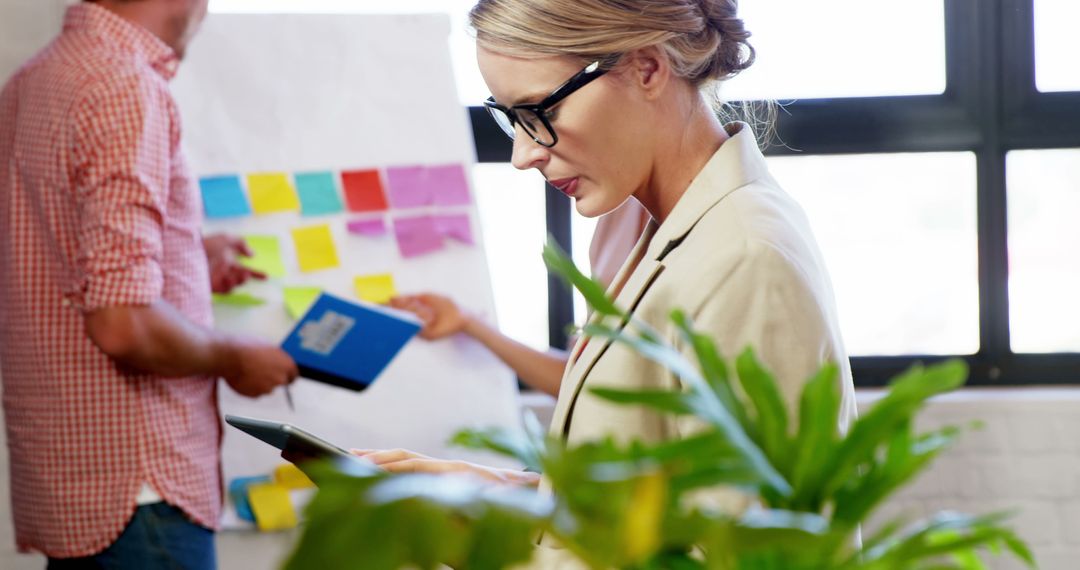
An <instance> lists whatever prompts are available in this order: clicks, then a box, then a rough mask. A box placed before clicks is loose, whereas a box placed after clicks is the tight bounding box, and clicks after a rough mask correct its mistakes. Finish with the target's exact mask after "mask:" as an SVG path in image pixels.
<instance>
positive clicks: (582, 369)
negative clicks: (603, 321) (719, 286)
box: [551, 240, 664, 436]
mask: <svg viewBox="0 0 1080 570" xmlns="http://www.w3.org/2000/svg"><path fill="white" fill-rule="evenodd" d="M643 241H644V240H643ZM645 245H647V244H645ZM638 247H643V244H642V243H639V244H638ZM636 253H637V248H635V249H634V253H632V254H631V255H632V256H633V255H635V254H636ZM624 269H625V268H624ZM663 269H664V264H663V263H661V262H659V261H656V260H655V259H651V258H645V259H642V260H641V262H640V263H639V264H638V266H637V268H635V269H634V272H633V273H632V274H631V275H630V277H629V278H628V279H627V281H626V284H625V285H623V288H622V291H620V292H619V296H618V297H617V298H616V299H615V304H616V305H618V306H619V307H620V308H622V309H623V310H626V311H628V312H630V313H633V311H634V308H636V307H637V304H638V302H639V301H640V300H641V298H642V296H644V295H645V292H646V291H648V290H649V286H650V285H652V284H653V282H654V281H656V278H657V277H658V276H659V275H660V273H661V272H662V271H663ZM598 317H599V316H598V315H594V318H593V319H590V322H592V321H595V320H597V318H598ZM624 324H625V323H621V324H619V327H620V328H621V327H622V326H623V325H624ZM611 343H612V340H611V339H608V338H598V337H587V336H584V335H583V336H582V338H580V339H578V342H577V344H576V345H575V346H574V350H573V351H572V352H571V355H577V359H576V360H574V361H573V362H572V363H571V364H570V365H569V366H568V367H567V372H566V375H565V376H563V380H562V386H561V387H560V388H559V399H558V403H557V405H556V406H555V412H554V414H553V416H552V419H551V433H553V434H559V435H560V436H565V435H566V432H567V429H568V428H569V422H568V421H567V420H568V419H569V418H570V416H571V415H572V414H573V410H574V404H575V403H576V402H577V399H578V396H579V395H580V394H581V388H582V385H583V384H584V381H585V377H586V376H588V374H589V371H590V370H592V367H593V366H594V365H595V364H596V361H597V360H599V358H600V356H602V355H603V354H604V352H605V351H607V349H608V346H610V345H611ZM579 353H580V354H579Z"/></svg>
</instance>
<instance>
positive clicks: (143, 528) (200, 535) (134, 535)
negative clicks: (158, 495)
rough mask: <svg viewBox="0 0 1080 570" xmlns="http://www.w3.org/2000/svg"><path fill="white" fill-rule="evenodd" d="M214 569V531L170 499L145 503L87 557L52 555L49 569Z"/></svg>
mask: <svg viewBox="0 0 1080 570" xmlns="http://www.w3.org/2000/svg"><path fill="white" fill-rule="evenodd" d="M129 568H130V569H137V570H142V569H146V570H158V569H168V570H173V569H176V570H215V569H216V568H217V554H216V553H215V552H214V533H213V531H211V530H208V529H206V528H203V527H201V526H199V525H197V524H195V523H193V522H191V521H190V520H188V518H187V515H185V514H184V512H183V511H181V510H180V509H178V508H176V507H173V506H171V505H169V504H167V503H155V504H153V505H143V506H141V507H139V508H138V509H137V510H136V511H135V515H134V516H133V517H131V520H130V521H128V525H127V527H126V528H125V529H124V532H123V533H122V534H121V535H120V538H118V539H116V542H114V543H112V544H110V545H109V546H108V547H107V548H106V549H105V550H103V551H101V552H99V553H97V554H95V555H93V556H87V557H86V558H50V559H49V565H48V566H47V570H90V569H94V570H127V569H129Z"/></svg>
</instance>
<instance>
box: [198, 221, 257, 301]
mask: <svg viewBox="0 0 1080 570" xmlns="http://www.w3.org/2000/svg"><path fill="white" fill-rule="evenodd" d="M203 249H205V250H206V261H207V263H208V264H209V266H210V289H211V290H212V291H213V292H214V293H228V292H229V291H232V290H233V289H235V288H237V287H239V286H240V285H243V284H244V283H246V282H247V280H248V279H260V280H261V279H266V274H265V273H262V272H259V271H255V270H253V269H248V268H247V267H244V266H243V265H240V261H239V258H240V257H241V256H243V257H251V256H252V255H253V252H252V251H251V248H250V247H248V244H247V242H245V241H244V240H243V238H240V237H237V236H233V235H229V234H214V235H210V236H206V237H204V238H203Z"/></svg>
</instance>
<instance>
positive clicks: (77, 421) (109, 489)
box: [0, 3, 221, 557]
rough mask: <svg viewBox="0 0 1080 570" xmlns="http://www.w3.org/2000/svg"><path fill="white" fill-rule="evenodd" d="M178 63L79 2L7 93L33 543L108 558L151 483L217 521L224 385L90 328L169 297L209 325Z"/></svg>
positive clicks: (22, 438) (27, 515) (2, 288)
mask: <svg viewBox="0 0 1080 570" xmlns="http://www.w3.org/2000/svg"><path fill="white" fill-rule="evenodd" d="M177 63H178V59H177V57H176V55H175V53H174V52H173V50H171V49H170V48H169V47H167V46H166V45H165V44H164V43H162V42H161V41H160V40H159V39H158V38H156V37H155V36H154V35H152V34H151V33H150V32H149V31H147V30H145V29H143V28H141V27H138V26H136V25H134V24H131V23H129V22H127V21H125V20H123V19H121V18H119V17H117V16H116V15H114V14H113V13H111V12H109V11H107V10H105V9H103V8H101V7H99V6H96V5H93V4H87V3H80V4H78V5H75V6H72V7H71V8H70V9H69V10H68V12H67V15H66V18H65V22H64V30H63V33H62V34H61V35H60V36H59V38H57V39H56V40H55V41H54V42H53V43H52V44H51V45H50V46H48V47H47V48H46V49H45V50H44V51H43V52H42V53H40V54H38V55H37V56H36V57H35V58H34V59H32V60H31V61H29V62H28V63H27V64H25V65H24V66H23V67H22V69H20V70H19V71H18V73H17V74H16V75H15V76H14V77H13V78H12V79H11V80H10V81H9V82H8V84H7V85H6V86H5V87H4V90H3V92H2V94H0V372H2V373H0V378H2V380H3V400H4V414H5V415H6V418H7V436H8V448H9V451H10V458H11V496H12V505H13V507H14V509H13V514H14V520H15V531H16V540H17V542H18V546H19V548H20V549H21V550H24V551H25V550H37V551H40V552H43V553H45V554H47V555H49V556H52V557H73V556H87V555H90V554H94V553H96V552H99V551H101V550H102V549H104V548H105V547H106V546H108V545H109V544H111V543H112V542H114V541H115V540H116V538H117V537H118V536H119V535H120V533H121V531H122V530H123V529H124V527H125V525H126V524H127V521H128V520H129V519H130V517H131V515H132V513H133V512H134V509H135V508H136V495H137V493H138V491H139V489H140V487H141V485H142V484H143V483H144V482H147V483H150V484H151V485H152V486H153V487H154V489H155V490H156V491H157V492H158V493H159V494H160V495H161V496H162V497H163V498H164V499H165V500H166V501H167V502H168V503H170V504H173V505H175V506H177V507H180V508H181V509H183V510H184V512H186V513H187V514H188V515H189V516H190V517H191V518H192V519H193V520H194V521H195V522H197V523H199V524H201V525H204V526H206V527H209V528H216V526H217V520H218V515H219V511H220V507H221V473H220V467H219V461H218V457H219V449H220V440H221V424H220V421H219V419H218V414H217V382H216V381H215V380H214V379H211V378H207V377H190V378H169V379H166V378H160V377H156V376H152V375H146V374H141V373H137V372H133V371H131V370H128V369H125V368H123V367H121V366H119V365H118V364H117V363H116V362H114V361H112V360H110V359H109V358H108V357H107V356H106V355H105V354H104V353H103V352H101V350H99V349H98V348H97V346H95V345H94V344H93V343H92V342H91V341H90V339H89V338H88V337H87V334H86V332H85V329H84V325H85V315H86V314H87V313H88V312H90V311H94V310H96V309H100V308H102V307H111V306H138V305H149V304H151V303H153V302H155V301H158V300H159V299H160V300H164V301H165V302H167V303H169V304H170V305H172V306H173V307H175V308H176V309H177V310H178V311H180V313H182V314H183V315H185V316H186V317H187V318H188V319H190V320H191V321H192V322H194V323H197V324H199V325H204V326H210V325H211V324H212V323H211V321H212V315H211V306H210V281H209V277H208V269H207V263H206V257H205V252H204V250H203V247H202V242H201V236H200V230H199V226H200V224H201V222H202V219H201V217H202V214H201V208H202V205H201V199H200V197H199V195H198V190H197V187H196V185H195V184H193V181H192V179H191V178H190V176H189V173H188V169H187V167H186V164H185V162H184V157H183V155H182V153H181V150H180V118H179V115H178V112H177V108H176V104H175V102H174V101H173V99H172V96H171V95H170V93H169V89H168V81H169V80H170V79H171V78H172V76H173V75H174V74H175V71H176V66H177ZM177 357H178V358H183V355H179V354H178V355H177Z"/></svg>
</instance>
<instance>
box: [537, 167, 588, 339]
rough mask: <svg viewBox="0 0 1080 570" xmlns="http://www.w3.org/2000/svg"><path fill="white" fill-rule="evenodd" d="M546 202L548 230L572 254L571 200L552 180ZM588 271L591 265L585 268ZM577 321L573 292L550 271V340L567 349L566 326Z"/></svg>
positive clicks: (547, 186) (548, 186)
mask: <svg viewBox="0 0 1080 570" xmlns="http://www.w3.org/2000/svg"><path fill="white" fill-rule="evenodd" d="M544 191H545V192H546V194H545V196H546V203H547V231H548V234H549V235H550V236H551V237H552V238H554V239H555V242H556V243H558V244H559V247H561V248H562V249H563V251H565V252H566V253H567V255H570V254H571V252H572V251H573V247H572V246H573V236H571V229H570V216H571V211H570V210H571V206H570V200H569V199H568V198H567V197H566V195H564V194H563V193H562V192H559V191H558V190H556V189H555V188H553V187H552V186H551V185H550V184H545V185H544ZM585 271H588V269H585ZM573 323H574V292H573V290H572V289H571V288H570V285H569V284H568V283H566V282H565V281H563V280H562V279H561V278H559V277H557V276H555V275H553V274H551V273H548V342H549V344H550V345H551V346H552V347H554V348H558V349H566V347H567V344H568V341H569V335H568V333H567V329H568V327H569V326H570V325H572V324H573Z"/></svg>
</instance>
